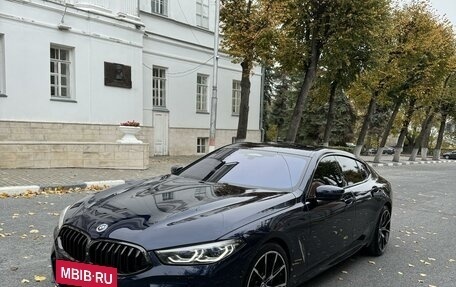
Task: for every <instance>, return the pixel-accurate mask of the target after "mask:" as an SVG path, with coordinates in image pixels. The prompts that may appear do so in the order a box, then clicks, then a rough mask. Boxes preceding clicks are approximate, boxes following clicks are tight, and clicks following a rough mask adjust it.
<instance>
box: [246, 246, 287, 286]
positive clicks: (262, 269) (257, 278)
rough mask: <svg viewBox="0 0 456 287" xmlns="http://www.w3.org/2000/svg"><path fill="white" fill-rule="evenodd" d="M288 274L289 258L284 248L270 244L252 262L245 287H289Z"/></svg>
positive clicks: (261, 249)
mask: <svg viewBox="0 0 456 287" xmlns="http://www.w3.org/2000/svg"><path fill="white" fill-rule="evenodd" d="M288 273H289V267H288V258H287V254H286V253H285V251H284V250H283V248H282V247H280V245H277V244H274V243H268V244H266V245H264V246H263V247H262V248H260V250H259V251H258V254H257V255H256V256H255V258H254V260H253V261H252V264H251V266H250V268H249V271H248V272H247V276H248V277H247V280H246V283H245V287H287V286H288V275H289V274H288Z"/></svg>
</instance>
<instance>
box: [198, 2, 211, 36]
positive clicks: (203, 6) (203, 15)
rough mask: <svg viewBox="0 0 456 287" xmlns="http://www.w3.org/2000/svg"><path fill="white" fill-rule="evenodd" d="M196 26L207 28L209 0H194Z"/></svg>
mask: <svg viewBox="0 0 456 287" xmlns="http://www.w3.org/2000/svg"><path fill="white" fill-rule="evenodd" d="M196 26H199V27H203V28H206V29H208V28H209V0H196Z"/></svg>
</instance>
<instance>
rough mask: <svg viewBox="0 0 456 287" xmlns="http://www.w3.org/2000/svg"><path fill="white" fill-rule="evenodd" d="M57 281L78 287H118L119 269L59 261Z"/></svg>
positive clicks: (57, 263)
mask: <svg viewBox="0 0 456 287" xmlns="http://www.w3.org/2000/svg"><path fill="white" fill-rule="evenodd" d="M55 273H56V274H55V279H56V280H55V281H56V282H57V283H58V284H65V285H71V286H77V287H108V286H109V287H117V269H116V268H112V267H105V266H98V265H91V264H85V263H77V262H71V261H65V260H57V262H56V271H55Z"/></svg>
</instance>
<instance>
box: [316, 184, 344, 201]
mask: <svg viewBox="0 0 456 287" xmlns="http://www.w3.org/2000/svg"><path fill="white" fill-rule="evenodd" d="M344 192H345V190H344V189H343V188H342V187H338V186H334V185H321V186H319V187H317V190H316V191H315V197H316V199H317V200H327V201H331V200H339V199H341V198H342V195H343V194H344Z"/></svg>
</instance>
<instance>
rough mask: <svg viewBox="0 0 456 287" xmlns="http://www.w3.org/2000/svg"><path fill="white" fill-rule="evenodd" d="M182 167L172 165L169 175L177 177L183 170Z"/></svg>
mask: <svg viewBox="0 0 456 287" xmlns="http://www.w3.org/2000/svg"><path fill="white" fill-rule="evenodd" d="M183 168H184V167H182V166H180V165H173V166H172V167H171V174H174V175H178V174H179V172H180V171H181V170H182V169H183Z"/></svg>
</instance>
